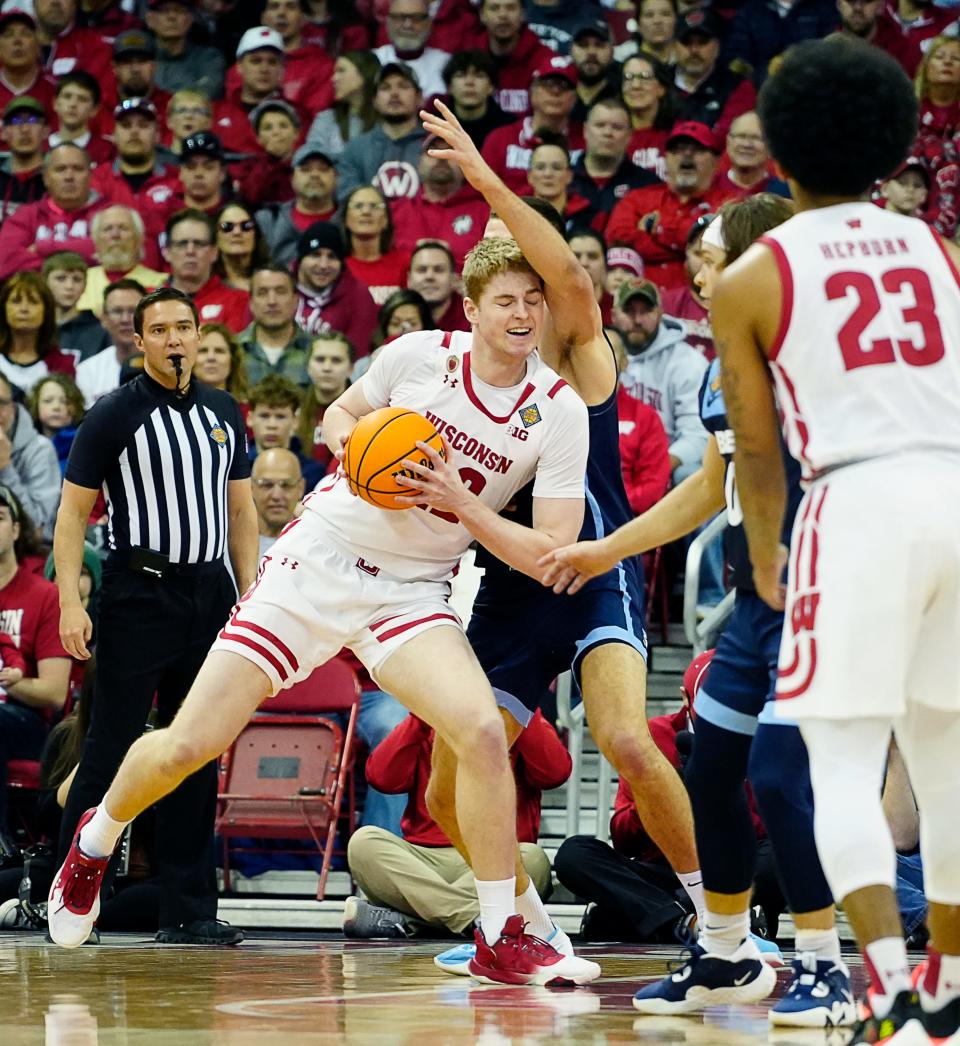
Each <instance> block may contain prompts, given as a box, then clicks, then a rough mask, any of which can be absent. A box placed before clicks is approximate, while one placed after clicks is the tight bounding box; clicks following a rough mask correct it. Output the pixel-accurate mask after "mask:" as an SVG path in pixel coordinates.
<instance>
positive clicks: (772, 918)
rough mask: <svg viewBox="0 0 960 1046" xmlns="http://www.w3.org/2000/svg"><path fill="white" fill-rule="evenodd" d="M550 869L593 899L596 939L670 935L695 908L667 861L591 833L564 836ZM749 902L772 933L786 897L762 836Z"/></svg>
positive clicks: (652, 939) (656, 939) (658, 939)
mask: <svg viewBox="0 0 960 1046" xmlns="http://www.w3.org/2000/svg"><path fill="white" fill-rule="evenodd" d="M553 870H554V871H555V872H556V873H557V878H558V879H559V880H560V882H561V883H563V885H564V886H566V888H567V889H568V890H570V891H571V893H574V894H576V895H577V896H578V897H581V898H583V900H585V901H588V902H593V903H594V904H596V906H597V909H596V911H595V912H594V913H593V915H592V918H591V920H590V928H591V933H590V936H591V937H593V938H594V939H598V940H600V939H602V940H614V941H636V942H638V943H645V944H654V943H662V942H665V941H671V940H674V937H673V927H674V925H675V924H676V922H677V920H678V919H679V918H680V917H681V916H683V915H684V914H685V913H687V912H692V911H693V905H692V904H691V903H690V900H689V898H688V897H687V895H686V892H685V891H684V889H683V887H682V886H681V885H680V883H679V881H678V879H677V877H676V875H675V874H674V873H673V871H672V870H671V868H670V867H669V865H666V864H644V863H643V862H641V861H637V860H633V859H632V858H629V857H624V856H623V854H619V853H617V852H616V850H614V849H613V847H612V846H610V845H609V844H607V843H604V842H601V841H600V840H599V839H594V838H593V836H590V835H575V836H573V837H572V838H571V839H567V840H566V841H565V842H564V843H563V844H562V845H561V847H560V849H559V850H558V851H557V856H556V857H555V858H554V862H553ZM753 903H754V904H758V905H760V907H761V908H762V909H763V912H764V915H765V916H766V919H767V926H768V928H769V932H770V936H771V937H773V936H775V934H776V932H777V922H778V920H779V918H780V914H781V912H783V910H784V908H785V907H786V902H785V901H784V899H783V892H782V890H781V889H780V885H779V882H778V880H777V874H776V868H775V866H774V863H773V851H772V849H771V847H770V844H769V841H768V840H766V839H764V840H763V841H762V842H761V843H759V844H758V847H757V874H756V885H755V888H754V895H753Z"/></svg>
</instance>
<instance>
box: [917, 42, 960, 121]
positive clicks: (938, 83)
mask: <svg viewBox="0 0 960 1046" xmlns="http://www.w3.org/2000/svg"><path fill="white" fill-rule="evenodd" d="M917 97H918V98H919V100H920V131H919V135H918V137H919V139H920V141H921V142H922V141H924V140H925V139H928V138H940V139H942V140H944V141H949V140H950V139H951V138H953V136H954V134H955V132H956V131H957V130H958V127H960V40H958V39H957V38H956V37H955V36H941V37H938V38H937V39H935V40H932V41H931V42H930V47H929V49H928V50H927V53H926V54H925V55H924V56H923V61H922V62H921V63H920V68H919V69H918V70H917Z"/></svg>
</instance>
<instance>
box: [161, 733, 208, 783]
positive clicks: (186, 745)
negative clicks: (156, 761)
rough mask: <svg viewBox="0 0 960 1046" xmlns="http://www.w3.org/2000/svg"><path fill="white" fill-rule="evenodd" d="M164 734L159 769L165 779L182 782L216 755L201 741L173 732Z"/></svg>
mask: <svg viewBox="0 0 960 1046" xmlns="http://www.w3.org/2000/svg"><path fill="white" fill-rule="evenodd" d="M165 734H166V737H165V739H164V740H165V744H164V747H163V756H162V758H161V762H160V769H161V773H163V774H164V775H165V776H167V777H173V778H177V779H179V780H183V778H185V777H189V775H190V774H192V773H194V772H195V771H196V770H199V769H200V767H201V766H204V765H205V764H206V763H209V762H210V760H211V759H215V758H216V756H217V755H218V753H217V752H214V751H211V750H210V746H209V745H205V744H204V743H203V741H202V739H199V738H193V737H189V736H184V735H182V734H179V733H176V732H174V731H173V730H167V731H165Z"/></svg>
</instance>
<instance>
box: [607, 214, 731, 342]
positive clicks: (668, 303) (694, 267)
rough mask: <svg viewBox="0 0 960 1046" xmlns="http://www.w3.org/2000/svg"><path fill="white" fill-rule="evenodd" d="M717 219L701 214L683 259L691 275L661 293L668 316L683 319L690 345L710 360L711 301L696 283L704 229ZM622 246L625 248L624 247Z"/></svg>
mask: <svg viewBox="0 0 960 1046" xmlns="http://www.w3.org/2000/svg"><path fill="white" fill-rule="evenodd" d="M713 218H714V216H713V215H712V214H704V215H701V216H700V217H699V218H698V219H697V220H696V221H695V222H694V223H693V225H691V226H690V232H689V233H688V234H687V249H686V251H685V253H684V262H683V267H684V269H685V270H686V274H687V282H686V285H685V286H683V287H671V288H670V290H668V291H664V293H663V294H662V295H661V301H662V304H663V313H664V315H665V316H672V317H673V318H674V319H677V320H683V325H684V327H686V328H687V333H686V336H685V337H686V341H687V344H688V345H692V346H693V348H695V349H699V350H700V352H702V353H703V355H704V356H705V357H706V359H708V360H712V359H713V357H714V356H715V355H716V350H715V349H714V346H713V330H712V329H711V327H710V313H709V310H708V309H707V303H706V302H705V301H704V300H703V298H701V297H700V289H699V287H697V285H696V283H694V279H695V277H696V275H697V273H698V272H699V271H700V266H701V265H702V264H703V255H702V254H701V253H700V241H701V240H702V239H703V233H704V230H705V229H706V227H707V226H708V225H709V224H710V222H712V221H713ZM618 249H620V250H623V249H624V248H618Z"/></svg>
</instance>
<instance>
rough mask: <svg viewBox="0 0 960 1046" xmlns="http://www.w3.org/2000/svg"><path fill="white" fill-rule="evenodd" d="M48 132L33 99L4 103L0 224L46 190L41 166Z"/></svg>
mask: <svg viewBox="0 0 960 1046" xmlns="http://www.w3.org/2000/svg"><path fill="white" fill-rule="evenodd" d="M48 129H49V125H48V124H47V114H46V110H45V109H44V107H43V105H42V104H41V103H40V102H38V101H37V99H36V98H32V97H31V96H30V95H28V94H24V95H20V96H19V97H15V98H11V99H10V101H9V102H7V106H6V108H5V109H4V110H3V120H2V127H0V138H2V139H3V143H4V145H5V146H6V147H7V150H8V153H9V155H8V157H7V159H6V160H5V161H4V162H3V163H2V165H0V225H2V224H3V222H4V221H5V220H6V219H7V218H8V217H9V216H10V215H12V214H13V213H14V212H15V211H16V209H17V208H18V207H20V206H21V205H22V204H25V203H34V202H35V201H37V200H39V199H40V198H41V197H42V196H43V194H44V192H45V191H46V190H45V188H44V184H43V174H42V173H41V165H42V164H43V154H44V145H45V143H46V138H47V131H48Z"/></svg>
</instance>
